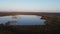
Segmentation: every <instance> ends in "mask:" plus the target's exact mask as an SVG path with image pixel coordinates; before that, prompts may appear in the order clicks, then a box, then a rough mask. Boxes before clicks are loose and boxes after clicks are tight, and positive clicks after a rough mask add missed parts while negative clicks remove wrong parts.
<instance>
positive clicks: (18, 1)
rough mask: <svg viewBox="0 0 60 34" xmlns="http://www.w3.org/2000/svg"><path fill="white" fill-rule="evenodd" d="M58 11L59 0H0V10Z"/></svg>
mask: <svg viewBox="0 0 60 34" xmlns="http://www.w3.org/2000/svg"><path fill="white" fill-rule="evenodd" d="M41 10H43V11H45V10H47V11H48V10H51V11H52V10H54V11H55V10H56V11H60V0H0V11H36V12H37V11H40V12H43V11H41Z"/></svg>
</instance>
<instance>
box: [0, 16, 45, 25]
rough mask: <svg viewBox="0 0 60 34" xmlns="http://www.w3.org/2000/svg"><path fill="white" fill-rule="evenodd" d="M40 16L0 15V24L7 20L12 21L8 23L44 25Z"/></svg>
mask: <svg viewBox="0 0 60 34" xmlns="http://www.w3.org/2000/svg"><path fill="white" fill-rule="evenodd" d="M40 18H41V16H36V15H16V16H15V17H13V16H4V17H0V24H5V23H6V22H8V21H14V20H15V22H12V23H11V24H10V25H45V23H44V22H45V20H42V19H40Z"/></svg>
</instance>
